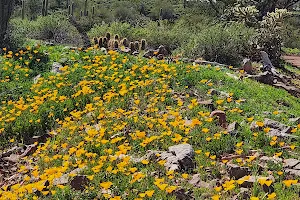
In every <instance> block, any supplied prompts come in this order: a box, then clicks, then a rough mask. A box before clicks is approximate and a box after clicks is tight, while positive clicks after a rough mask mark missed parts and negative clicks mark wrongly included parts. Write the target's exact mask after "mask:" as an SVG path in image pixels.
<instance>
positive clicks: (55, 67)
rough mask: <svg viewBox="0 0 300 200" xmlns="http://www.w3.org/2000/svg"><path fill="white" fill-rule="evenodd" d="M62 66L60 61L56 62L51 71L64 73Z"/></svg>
mask: <svg viewBox="0 0 300 200" xmlns="http://www.w3.org/2000/svg"><path fill="white" fill-rule="evenodd" d="M62 67H63V66H62V65H61V64H60V63H58V62H54V63H53V64H52V69H51V72H52V73H55V74H60V73H62V71H61V70H60V69H61V68H62Z"/></svg>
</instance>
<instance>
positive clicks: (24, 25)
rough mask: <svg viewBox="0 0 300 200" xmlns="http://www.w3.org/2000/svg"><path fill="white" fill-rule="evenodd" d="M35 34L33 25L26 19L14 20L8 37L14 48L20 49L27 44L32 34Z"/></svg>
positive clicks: (11, 22)
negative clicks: (27, 39)
mask: <svg viewBox="0 0 300 200" xmlns="http://www.w3.org/2000/svg"><path fill="white" fill-rule="evenodd" d="M32 32H34V26H33V24H32V23H31V22H30V21H29V20H27V19H25V20H21V19H20V18H14V19H12V20H11V21H10V25H9V29H8V35H9V40H10V43H11V45H12V48H16V47H20V46H22V45H23V44H24V43H25V42H26V38H27V37H29V36H30V33H32Z"/></svg>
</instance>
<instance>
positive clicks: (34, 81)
mask: <svg viewBox="0 0 300 200" xmlns="http://www.w3.org/2000/svg"><path fill="white" fill-rule="evenodd" d="M41 76H42V75H41V74H39V75H37V76H36V77H34V78H33V83H34V84H37V82H38V80H39V78H41Z"/></svg>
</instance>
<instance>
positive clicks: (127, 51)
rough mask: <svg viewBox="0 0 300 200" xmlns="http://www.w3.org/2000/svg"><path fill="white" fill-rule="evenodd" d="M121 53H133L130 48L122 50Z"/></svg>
mask: <svg viewBox="0 0 300 200" xmlns="http://www.w3.org/2000/svg"><path fill="white" fill-rule="evenodd" d="M121 52H123V53H130V52H131V49H130V48H128V47H125V48H121Z"/></svg>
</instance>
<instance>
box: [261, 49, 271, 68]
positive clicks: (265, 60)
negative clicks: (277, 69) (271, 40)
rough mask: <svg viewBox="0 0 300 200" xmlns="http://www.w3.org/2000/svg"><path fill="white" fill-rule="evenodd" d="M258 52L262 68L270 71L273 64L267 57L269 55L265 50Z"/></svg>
mask: <svg viewBox="0 0 300 200" xmlns="http://www.w3.org/2000/svg"><path fill="white" fill-rule="evenodd" d="M260 54H261V58H262V61H263V70H264V71H271V70H272V69H273V68H274V66H273V64H272V62H271V60H270V58H269V55H268V54H267V53H266V52H265V51H261V52H260Z"/></svg>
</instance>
